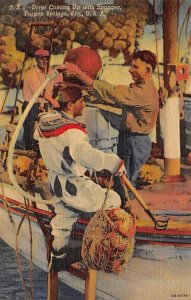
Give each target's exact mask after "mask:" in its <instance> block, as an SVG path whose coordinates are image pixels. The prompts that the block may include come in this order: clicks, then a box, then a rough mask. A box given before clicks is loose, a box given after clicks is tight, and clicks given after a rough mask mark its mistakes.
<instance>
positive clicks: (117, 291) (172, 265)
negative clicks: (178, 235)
mask: <svg viewBox="0 0 191 300" xmlns="http://www.w3.org/2000/svg"><path fill="white" fill-rule="evenodd" d="M4 191H5V192H6V195H7V197H10V196H11V195H14V198H15V197H17V196H18V198H17V200H18V199H20V203H21V202H22V199H21V198H22V197H21V196H19V195H17V193H16V191H15V190H13V187H11V186H10V185H8V184H4ZM42 208H43V209H44V208H45V206H44V207H42ZM0 214H1V217H0V237H1V238H2V239H3V240H4V241H5V242H6V243H7V244H8V245H9V246H10V247H12V248H14V249H15V246H16V232H17V228H18V226H19V223H20V221H21V216H19V215H18V214H17V215H16V214H15V213H11V215H12V217H13V220H14V224H13V223H11V220H10V218H9V216H8V212H7V211H6V209H5V208H4V207H2V206H1V208H0ZM31 224H32V241H33V242H32V245H33V263H34V264H35V265H37V266H38V267H39V268H41V269H42V270H44V271H45V272H47V271H48V263H47V259H46V253H47V252H46V244H45V239H44V236H43V233H42V231H41V229H40V227H39V225H38V224H37V222H36V221H35V220H31ZM18 240H19V243H18V244H19V249H20V253H21V254H22V255H23V256H24V257H25V258H27V259H29V258H30V234H29V224H28V219H27V218H25V221H24V222H23V224H22V226H21V230H20V233H19V239H18ZM165 249H166V250H165ZM155 250H157V251H158V254H160V255H159V256H158V257H160V258H161V260H156V259H155V260H151V259H142V258H138V257H133V258H132V260H131V261H130V262H129V264H128V265H127V267H126V270H125V271H124V272H123V273H121V274H118V275H114V274H106V273H104V272H102V271H99V272H97V290H96V295H97V298H96V299H106V300H110V299H118V300H134V299H136V300H139V299H140V300H153V299H157V300H166V299H169V298H171V297H172V295H188V296H190V295H191V286H190V284H189V282H188V281H189V278H191V260H189V259H186V258H185V259H178V257H177V258H172V255H171V254H170V252H169V248H165V247H163V248H162V247H161V249H160V248H155ZM187 251H190V250H189V249H188V250H187ZM160 252H161V253H160ZM150 258H152V256H151V257H150ZM154 258H156V257H153V259H154ZM59 279H60V280H61V281H63V282H64V283H65V284H67V285H69V286H71V287H72V288H74V289H76V290H78V291H81V292H82V293H84V288H85V282H84V280H82V279H81V278H79V277H76V276H74V275H71V274H70V273H68V272H66V271H62V272H59ZM184 297H186V296H184Z"/></svg>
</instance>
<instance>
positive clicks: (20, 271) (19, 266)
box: [15, 212, 30, 299]
mask: <svg viewBox="0 0 191 300" xmlns="http://www.w3.org/2000/svg"><path fill="white" fill-rule="evenodd" d="M26 216H27V212H26V213H25V214H24V215H23V216H22V219H21V221H20V223H19V226H18V229H17V232H16V249H15V251H16V259H17V266H18V270H19V273H20V276H21V280H22V285H23V288H24V292H25V299H30V298H28V288H27V286H26V284H25V277H24V272H23V269H22V266H21V259H20V256H19V246H18V245H19V233H20V229H21V226H22V223H23V221H24V219H25V217H26Z"/></svg>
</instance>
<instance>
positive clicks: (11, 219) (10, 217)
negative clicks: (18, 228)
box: [0, 181, 15, 226]
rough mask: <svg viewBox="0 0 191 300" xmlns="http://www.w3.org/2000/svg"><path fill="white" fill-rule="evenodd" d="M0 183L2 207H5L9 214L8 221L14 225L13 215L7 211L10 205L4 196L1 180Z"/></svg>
mask: <svg viewBox="0 0 191 300" xmlns="http://www.w3.org/2000/svg"><path fill="white" fill-rule="evenodd" d="M0 183H1V190H2V200H3V205H4V207H5V209H6V211H7V214H8V216H9V220H10V222H11V223H12V224H13V225H14V226H15V222H14V220H13V216H12V215H11V213H10V211H9V207H10V206H9V204H8V202H7V198H6V196H5V192H4V187H3V182H2V181H0Z"/></svg>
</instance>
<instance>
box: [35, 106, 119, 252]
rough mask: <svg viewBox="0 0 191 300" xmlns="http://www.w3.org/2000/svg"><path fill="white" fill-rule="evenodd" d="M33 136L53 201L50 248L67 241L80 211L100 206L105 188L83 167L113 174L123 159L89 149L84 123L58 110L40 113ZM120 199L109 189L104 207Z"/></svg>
mask: <svg viewBox="0 0 191 300" xmlns="http://www.w3.org/2000/svg"><path fill="white" fill-rule="evenodd" d="M35 137H36V138H37V139H38V140H39V147H40V152H41V155H42V158H43V159H44V163H45V165H46V168H47V169H48V172H49V183H50V189H51V192H52V194H53V195H54V197H55V198H56V200H57V204H56V205H55V213H56V215H55V217H54V218H53V219H52V221H51V226H52V235H53V236H54V242H53V247H54V248H55V249H56V250H59V249H61V248H63V247H64V246H65V245H67V243H68V239H69V236H70V232H71V228H72V225H73V223H74V222H75V221H76V220H77V218H78V216H79V214H80V212H96V211H97V210H99V209H101V208H102V205H103V202H104V200H105V198H106V192H107V190H106V189H104V188H102V187H101V186H99V185H98V184H96V183H95V182H93V181H92V180H91V179H90V178H89V177H87V176H86V175H85V173H86V171H87V170H95V171H100V170H103V169H107V170H109V171H110V172H111V173H112V174H115V173H116V172H117V170H119V168H120V166H122V165H123V161H121V159H120V158H119V157H118V156H117V155H116V154H114V153H104V152H102V151H100V150H98V149H95V148H93V147H92V146H91V145H90V143H89V139H88V135H87V132H86V128H85V125H83V124H81V123H79V122H78V121H76V120H75V119H73V118H71V117H70V116H69V115H67V114H65V113H63V112H61V113H58V112H55V111H52V112H49V113H46V114H42V116H41V117H40V121H39V123H38V125H37V129H36V133H35ZM120 205H121V199H120V197H119V195H118V194H117V193H116V192H114V191H113V190H109V192H108V194H107V198H106V208H116V207H120Z"/></svg>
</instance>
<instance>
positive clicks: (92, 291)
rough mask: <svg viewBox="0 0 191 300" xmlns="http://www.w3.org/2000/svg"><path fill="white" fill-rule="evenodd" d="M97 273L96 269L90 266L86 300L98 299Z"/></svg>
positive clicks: (86, 284)
mask: <svg viewBox="0 0 191 300" xmlns="http://www.w3.org/2000/svg"><path fill="white" fill-rule="evenodd" d="M96 275H97V271H96V270H94V269H90V268H89V269H88V274H87V277H86V282H85V300H95V299H96Z"/></svg>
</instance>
